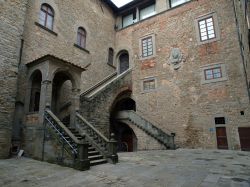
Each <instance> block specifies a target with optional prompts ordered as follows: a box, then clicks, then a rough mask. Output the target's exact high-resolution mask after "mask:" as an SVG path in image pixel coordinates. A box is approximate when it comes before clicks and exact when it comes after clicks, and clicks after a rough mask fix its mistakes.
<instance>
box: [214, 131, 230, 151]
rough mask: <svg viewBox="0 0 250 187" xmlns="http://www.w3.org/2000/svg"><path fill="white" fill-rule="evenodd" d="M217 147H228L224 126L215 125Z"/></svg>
mask: <svg viewBox="0 0 250 187" xmlns="http://www.w3.org/2000/svg"><path fill="white" fill-rule="evenodd" d="M216 136H217V148H218V149H228V142H227V132H226V127H216Z"/></svg>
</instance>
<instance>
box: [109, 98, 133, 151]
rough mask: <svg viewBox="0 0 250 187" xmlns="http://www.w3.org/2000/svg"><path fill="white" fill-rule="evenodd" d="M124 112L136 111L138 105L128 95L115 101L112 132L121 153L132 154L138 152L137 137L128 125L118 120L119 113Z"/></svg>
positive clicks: (112, 113) (111, 119) (111, 122)
mask: <svg viewBox="0 0 250 187" xmlns="http://www.w3.org/2000/svg"><path fill="white" fill-rule="evenodd" d="M124 110H134V111H136V103H135V101H134V100H133V99H131V98H130V97H129V96H128V95H127V96H126V95H125V96H124V95H123V96H120V97H118V99H117V100H116V101H115V104H114V106H113V108H112V111H111V117H110V124H111V126H110V131H111V133H114V134H115V138H116V140H117V142H118V151H119V152H132V151H136V150H137V137H136V135H135V133H134V131H133V129H132V128H130V127H129V125H128V124H125V123H124V122H120V121H117V120H116V115H117V113H118V112H119V111H124Z"/></svg>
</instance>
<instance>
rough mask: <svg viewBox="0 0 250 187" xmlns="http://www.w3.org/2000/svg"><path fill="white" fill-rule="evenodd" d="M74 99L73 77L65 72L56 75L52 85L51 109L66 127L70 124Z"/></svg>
mask: <svg viewBox="0 0 250 187" xmlns="http://www.w3.org/2000/svg"><path fill="white" fill-rule="evenodd" d="M72 98H73V92H72V80H71V77H70V76H69V75H68V74H67V73H65V72H58V73H56V74H55V76H54V79H53V84H52V101H51V109H52V111H53V112H54V113H55V114H56V115H57V116H58V117H59V119H60V120H62V121H63V122H64V123H65V124H66V125H69V123H70V115H71V110H72V108H71V106H72Z"/></svg>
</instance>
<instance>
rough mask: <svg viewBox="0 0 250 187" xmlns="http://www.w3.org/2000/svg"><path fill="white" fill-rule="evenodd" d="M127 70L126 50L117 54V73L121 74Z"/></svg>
mask: <svg viewBox="0 0 250 187" xmlns="http://www.w3.org/2000/svg"><path fill="white" fill-rule="evenodd" d="M128 69H129V54H128V52H127V51H126V50H123V51H121V52H120V53H119V73H120V74H121V73H123V72H125V71H126V70H128Z"/></svg>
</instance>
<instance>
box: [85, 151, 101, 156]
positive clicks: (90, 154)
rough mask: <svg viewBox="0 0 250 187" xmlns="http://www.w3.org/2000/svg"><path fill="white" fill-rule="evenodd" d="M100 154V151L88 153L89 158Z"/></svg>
mask: <svg viewBox="0 0 250 187" xmlns="http://www.w3.org/2000/svg"><path fill="white" fill-rule="evenodd" d="M98 154H99V151H89V152H88V155H89V156H94V155H98Z"/></svg>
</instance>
